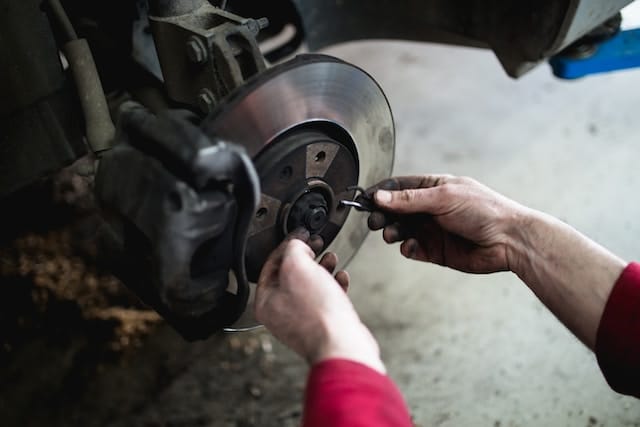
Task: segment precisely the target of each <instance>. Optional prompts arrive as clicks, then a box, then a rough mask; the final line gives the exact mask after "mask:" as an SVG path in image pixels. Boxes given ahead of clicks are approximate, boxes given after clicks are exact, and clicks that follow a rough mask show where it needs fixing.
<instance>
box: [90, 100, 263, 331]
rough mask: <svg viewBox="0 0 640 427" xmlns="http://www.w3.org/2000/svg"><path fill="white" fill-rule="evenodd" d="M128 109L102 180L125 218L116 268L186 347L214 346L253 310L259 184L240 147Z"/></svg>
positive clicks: (118, 221) (111, 244)
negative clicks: (251, 239) (215, 336)
mask: <svg viewBox="0 0 640 427" xmlns="http://www.w3.org/2000/svg"><path fill="white" fill-rule="evenodd" d="M124 107H127V108H128V109H127V111H124V112H122V113H121V120H120V130H119V135H118V141H119V143H118V145H116V146H115V147H114V148H113V150H111V151H110V152H108V153H106V155H105V156H104V157H103V159H102V160H101V162H100V165H99V168H98V174H97V176H96V194H97V197H98V200H99V201H100V203H101V204H102V205H103V207H104V208H106V209H107V210H108V211H111V212H114V213H115V214H116V215H115V216H113V217H112V218H113V219H112V220H111V222H110V225H109V227H107V228H106V229H105V232H104V233H103V237H104V241H105V242H106V248H107V253H108V254H109V257H108V260H109V262H110V263H112V268H113V270H114V271H115V273H116V274H117V275H118V277H120V278H121V280H122V281H123V282H124V283H125V284H127V286H129V287H130V288H131V289H133V290H134V291H135V292H136V293H137V294H138V296H139V297H140V298H141V299H142V300H143V301H145V302H146V303H147V304H149V305H150V306H152V307H153V308H154V309H156V310H157V311H158V312H159V313H160V314H161V315H162V316H163V317H164V318H165V319H166V320H167V321H168V322H169V323H170V324H171V325H172V326H173V327H174V328H176V330H177V331H178V332H180V333H181V334H182V335H183V336H184V337H185V338H186V339H189V340H193V339H204V338H207V337H208V336H209V335H211V334H212V333H213V332H216V331H218V330H220V329H222V328H223V327H225V326H229V325H230V324H231V323H233V322H234V321H235V320H236V319H237V318H238V317H239V316H240V315H241V314H242V312H243V311H244V309H245V307H246V305H247V300H248V298H249V287H248V282H247V276H246V270H245V262H244V259H245V250H246V241H247V238H246V236H247V231H248V229H249V224H250V221H251V219H252V218H253V214H254V212H255V208H256V205H257V203H258V200H259V199H258V197H259V194H260V185H259V180H258V176H257V174H256V172H255V169H254V167H253V164H252V162H251V159H250V158H249V157H248V156H247V155H246V153H245V151H244V150H243V149H242V148H241V147H238V146H236V145H234V144H230V143H226V142H224V141H221V140H220V139H217V138H208V137H206V136H205V135H203V134H202V132H201V131H200V129H199V128H198V127H197V126H195V125H194V124H192V123H191V121H190V120H191V119H192V117H190V116H189V115H188V114H185V113H184V112H183V111H173V112H170V113H164V114H162V115H160V116H154V115H152V114H150V113H149V112H147V111H146V110H144V109H142V108H140V107H138V106H135V105H134V104H131V103H129V104H125V105H124V106H123V108H124ZM230 271H233V272H234V274H235V281H234V286H233V289H231V288H230V287H229V272H230Z"/></svg>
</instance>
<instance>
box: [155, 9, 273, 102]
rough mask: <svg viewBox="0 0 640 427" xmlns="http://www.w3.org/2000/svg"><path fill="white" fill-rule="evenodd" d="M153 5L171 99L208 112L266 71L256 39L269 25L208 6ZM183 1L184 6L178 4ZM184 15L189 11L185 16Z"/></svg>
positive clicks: (163, 70) (156, 30)
mask: <svg viewBox="0 0 640 427" xmlns="http://www.w3.org/2000/svg"><path fill="white" fill-rule="evenodd" d="M158 3H166V2H161V1H160V2H159V1H156V2H153V3H152V5H153V7H152V8H151V13H152V15H151V16H149V21H150V23H151V29H152V32H153V37H154V40H155V45H156V50H157V52H158V56H159V59H160V65H161V67H162V74H163V78H164V83H165V87H166V89H167V92H168V94H169V97H170V98H171V99H173V100H174V101H176V102H179V103H182V104H188V105H192V106H194V107H198V108H199V109H200V111H201V112H202V113H205V114H206V113H209V112H210V111H211V110H212V109H213V107H214V106H215V105H216V104H217V103H219V102H220V101H221V100H222V99H223V98H224V97H225V96H227V95H228V94H229V93H230V92H232V91H233V90H235V89H237V88H238V87H240V86H241V85H242V84H243V83H244V82H245V81H246V80H247V79H249V78H251V77H253V76H255V75H257V74H259V73H261V72H262V71H264V70H265V69H266V65H265V62H264V58H263V56H262V54H261V53H260V49H259V47H258V42H257V41H256V36H257V35H258V33H259V32H260V30H261V29H263V28H265V27H266V26H267V25H268V24H269V22H268V20H266V19H264V18H263V19H247V18H242V17H240V16H237V15H234V14H232V13H230V12H226V11H224V10H223V9H220V8H217V7H214V6H212V5H211V4H209V3H208V2H195V4H194V2H193V1H190V2H187V3H188V4H187V5H185V6H184V7H182V8H179V11H175V10H174V9H175V7H176V6H175V5H174V4H172V3H173V2H168V4H167V5H165V4H158ZM178 3H180V2H178ZM185 11H186V12H185Z"/></svg>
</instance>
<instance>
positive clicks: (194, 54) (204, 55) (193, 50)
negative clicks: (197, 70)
mask: <svg viewBox="0 0 640 427" xmlns="http://www.w3.org/2000/svg"><path fill="white" fill-rule="evenodd" d="M187 57H188V58H189V60H190V61H191V62H193V63H194V64H204V63H205V62H207V60H208V59H209V52H207V47H206V46H205V44H204V43H203V42H202V40H201V39H199V38H197V37H190V38H189V40H187Z"/></svg>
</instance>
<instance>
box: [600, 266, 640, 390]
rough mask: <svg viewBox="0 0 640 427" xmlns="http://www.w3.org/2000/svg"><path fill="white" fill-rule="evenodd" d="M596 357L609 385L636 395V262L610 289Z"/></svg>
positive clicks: (639, 386) (639, 378)
mask: <svg viewBox="0 0 640 427" xmlns="http://www.w3.org/2000/svg"><path fill="white" fill-rule="evenodd" d="M596 356H597V357H598V363H599V364H600V369H602V372H603V373H604V376H605V378H606V379H607V382H608V383H609V385H610V386H611V388H613V389H614V390H615V391H617V392H618V393H622V394H628V395H632V396H635V397H638V398H640V264H637V263H633V264H629V266H627V268H626V269H625V270H624V271H623V272H622V275H621V276H620V278H619V279H618V281H617V282H616V284H615V286H614V287H613V290H612V291H611V295H610V296H609V301H608V302H607V305H606V307H605V309H604V313H603V315H602V319H601V320H600V326H599V328H598V337H597V340H596Z"/></svg>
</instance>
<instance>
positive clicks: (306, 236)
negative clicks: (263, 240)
mask: <svg viewBox="0 0 640 427" xmlns="http://www.w3.org/2000/svg"><path fill="white" fill-rule="evenodd" d="M294 239H295V240H302V241H303V242H304V243H307V244H308V243H309V241H310V239H311V234H310V233H309V230H307V229H306V228H304V227H298V228H296V229H295V230H293V231H292V232H291V233H289V234H288V235H287V237H285V239H284V241H283V243H282V245H281V246H286V244H287V242H289V241H291V240H294Z"/></svg>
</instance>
